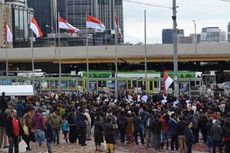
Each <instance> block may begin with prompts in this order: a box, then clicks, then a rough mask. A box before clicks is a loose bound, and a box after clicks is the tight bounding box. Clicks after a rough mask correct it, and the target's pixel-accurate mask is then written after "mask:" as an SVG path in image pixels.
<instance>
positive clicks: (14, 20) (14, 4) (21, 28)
mask: <svg viewBox="0 0 230 153" xmlns="http://www.w3.org/2000/svg"><path fill="white" fill-rule="evenodd" d="M0 11H1V13H0V14H1V15H0V18H1V21H4V22H5V21H7V23H8V25H9V27H10V29H11V32H12V33H13V46H14V47H26V46H29V42H30V41H29V23H30V17H31V15H32V13H33V11H32V10H31V9H30V8H28V7H27V5H26V0H5V3H4V5H2V7H1V8H0ZM4 22H1V24H0V27H2V28H1V30H2V29H3V30H4ZM1 30H0V34H1V35H2V34H3V37H1V39H0V43H1V46H2V44H3V43H4V35H5V32H4V31H3V32H1Z"/></svg>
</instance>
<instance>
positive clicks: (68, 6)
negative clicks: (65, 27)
mask: <svg viewBox="0 0 230 153" xmlns="http://www.w3.org/2000/svg"><path fill="white" fill-rule="evenodd" d="M114 1H115V10H116V11H115V12H116V15H117V16H118V19H119V25H120V28H121V31H122V33H123V1H122V0H114ZM28 6H29V7H31V8H33V9H34V15H35V18H36V19H37V20H38V22H39V24H40V26H41V29H42V31H43V32H44V33H45V35H46V34H48V33H53V32H55V24H54V23H55V21H54V20H55V16H56V14H57V13H56V12H57V11H58V12H60V15H61V16H62V17H64V18H65V19H66V20H68V22H70V23H71V24H72V25H73V26H75V27H77V28H79V29H80V30H81V31H80V32H78V34H77V37H76V38H74V39H75V40H73V39H72V38H70V39H71V43H70V44H72V45H74V44H75V45H85V44H86V43H85V40H86V38H85V36H86V35H85V27H86V14H89V15H92V16H94V17H96V18H98V19H100V20H101V21H102V22H103V23H104V24H105V26H106V28H107V30H106V31H105V32H103V33H102V34H101V33H100V34H98V33H97V34H96V33H95V31H94V30H89V31H88V33H91V34H92V41H93V42H95V43H92V44H95V45H103V44H107V43H109V44H110V43H114V19H113V16H114V14H113V12H114V11H113V8H114V7H113V0H109V1H107V0H47V1H45V2H44V3H39V2H38V1H37V0H28ZM55 8H57V11H55ZM51 10H52V11H51ZM118 39H119V40H118V42H119V43H123V38H122V37H119V38H118ZM67 41H68V40H67ZM74 41H75V42H76V43H73V42H74ZM99 42H100V43H99ZM67 44H69V43H67Z"/></svg>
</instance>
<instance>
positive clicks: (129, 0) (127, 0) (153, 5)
mask: <svg viewBox="0 0 230 153" xmlns="http://www.w3.org/2000/svg"><path fill="white" fill-rule="evenodd" d="M123 1H126V2H128V3H134V4H139V5H145V6H151V7H159V8H165V9H172V7H169V6H162V5H156V4H151V3H144V2H140V1H133V0H123Z"/></svg>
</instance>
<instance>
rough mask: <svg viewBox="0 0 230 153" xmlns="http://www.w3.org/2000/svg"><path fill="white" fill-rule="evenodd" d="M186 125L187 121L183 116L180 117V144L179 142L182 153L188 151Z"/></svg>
mask: <svg viewBox="0 0 230 153" xmlns="http://www.w3.org/2000/svg"><path fill="white" fill-rule="evenodd" d="M186 124H187V123H186V121H185V118H184V117H183V116H180V117H179V122H178V142H179V150H180V151H179V152H180V153H185V150H186V143H185V135H184V131H185V128H186Z"/></svg>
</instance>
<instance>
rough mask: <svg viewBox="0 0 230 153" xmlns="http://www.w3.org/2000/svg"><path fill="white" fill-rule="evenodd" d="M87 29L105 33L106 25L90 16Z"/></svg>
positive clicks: (87, 20)
mask: <svg viewBox="0 0 230 153" xmlns="http://www.w3.org/2000/svg"><path fill="white" fill-rule="evenodd" d="M86 28H92V29H96V30H97V31H105V30H106V27H105V25H104V24H103V23H102V22H101V21H100V20H99V19H97V18H95V17H93V16H90V15H88V16H87V19H86Z"/></svg>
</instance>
